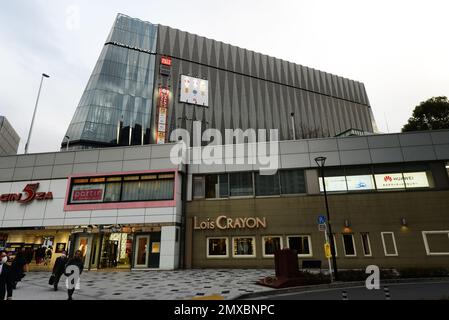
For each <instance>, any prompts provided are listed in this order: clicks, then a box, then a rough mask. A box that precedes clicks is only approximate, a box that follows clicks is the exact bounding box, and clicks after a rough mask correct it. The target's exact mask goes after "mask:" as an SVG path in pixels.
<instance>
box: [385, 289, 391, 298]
mask: <svg viewBox="0 0 449 320" xmlns="http://www.w3.org/2000/svg"><path fill="white" fill-rule="evenodd" d="M384 293H385V300H391V299H390V289H388V287H384Z"/></svg>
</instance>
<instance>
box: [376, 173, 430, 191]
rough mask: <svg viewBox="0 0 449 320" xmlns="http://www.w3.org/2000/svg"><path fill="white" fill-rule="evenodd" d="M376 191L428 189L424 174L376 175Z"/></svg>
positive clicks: (427, 180)
mask: <svg viewBox="0 0 449 320" xmlns="http://www.w3.org/2000/svg"><path fill="white" fill-rule="evenodd" d="M374 177H375V179H376V185H377V189H404V188H429V187H430V184H429V179H428V178H427V173H426V172H406V173H404V174H402V173H387V174H376V175H375V176H374Z"/></svg>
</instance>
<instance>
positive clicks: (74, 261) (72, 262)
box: [65, 250, 84, 300]
mask: <svg viewBox="0 0 449 320" xmlns="http://www.w3.org/2000/svg"><path fill="white" fill-rule="evenodd" d="M70 266H75V267H77V268H78V270H79V275H81V273H82V272H83V268H84V263H83V253H82V252H81V250H76V252H75V256H74V257H73V258H71V259H69V261H68V262H67V265H66V267H65V276H66V277H68V278H69V277H70V275H72V274H73V273H74V271H73V270H72V271H70V270H67V269H68V268H69V267H70ZM69 280H70V278H69V279H68V281H66V283H67V294H68V296H69V298H68V300H73V298H72V296H73V293H74V292H75V287H76V286H77V284H78V283H79V278H78V279H76V278H75V279H71V282H72V283H69Z"/></svg>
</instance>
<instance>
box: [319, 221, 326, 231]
mask: <svg viewBox="0 0 449 320" xmlns="http://www.w3.org/2000/svg"><path fill="white" fill-rule="evenodd" d="M318 230H319V231H322V232H324V231H326V224H325V223H320V224H319V225H318Z"/></svg>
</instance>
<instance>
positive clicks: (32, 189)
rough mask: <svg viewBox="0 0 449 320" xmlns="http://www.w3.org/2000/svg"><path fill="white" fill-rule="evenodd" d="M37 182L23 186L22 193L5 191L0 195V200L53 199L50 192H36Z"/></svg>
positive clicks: (29, 200) (27, 200)
mask: <svg viewBox="0 0 449 320" xmlns="http://www.w3.org/2000/svg"><path fill="white" fill-rule="evenodd" d="M38 188H39V183H38V182H37V183H30V184H27V185H26V186H25V188H23V190H22V192H24V193H25V194H23V193H6V194H2V195H0V201H1V202H10V201H11V202H12V201H17V202H19V203H29V202H31V201H33V200H51V199H53V193H52V192H37V189H38Z"/></svg>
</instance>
